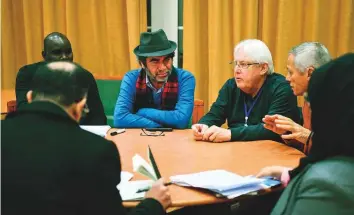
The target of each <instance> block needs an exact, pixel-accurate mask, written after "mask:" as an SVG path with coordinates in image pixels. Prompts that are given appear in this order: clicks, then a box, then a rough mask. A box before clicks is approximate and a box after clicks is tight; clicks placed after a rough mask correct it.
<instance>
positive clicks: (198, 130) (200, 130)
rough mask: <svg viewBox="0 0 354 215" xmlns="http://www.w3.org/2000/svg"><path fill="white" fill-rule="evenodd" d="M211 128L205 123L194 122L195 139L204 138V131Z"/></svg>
mask: <svg viewBox="0 0 354 215" xmlns="http://www.w3.org/2000/svg"><path fill="white" fill-rule="evenodd" d="M208 128H209V126H207V125H204V124H194V125H192V130H193V136H194V139H195V140H203V135H204V132H205V131H206V130H207V129H208Z"/></svg>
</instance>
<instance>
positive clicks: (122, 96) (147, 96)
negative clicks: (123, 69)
mask: <svg viewBox="0 0 354 215" xmlns="http://www.w3.org/2000/svg"><path fill="white" fill-rule="evenodd" d="M176 47H177V44H176V43H175V42H173V41H170V40H168V39H167V36H166V34H165V32H164V31H163V30H162V29H160V30H158V31H155V32H144V33H142V34H141V35H140V45H138V46H137V47H136V48H135V49H134V53H135V55H136V56H137V58H138V61H139V64H140V66H141V68H139V69H136V70H132V71H129V72H127V73H126V74H125V76H124V78H123V81H122V84H121V87H120V93H119V96H118V99H117V104H116V107H115V110H114V126H115V127H123V128H157V127H171V128H186V127H187V126H188V123H189V120H190V118H191V115H192V111H193V104H194V89H195V78H194V76H193V75H192V74H191V73H190V72H188V71H186V70H183V69H180V68H175V67H174V66H173V64H172V63H173V57H174V55H175V54H174V51H175V50H176Z"/></svg>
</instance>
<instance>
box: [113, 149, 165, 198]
mask: <svg viewBox="0 0 354 215" xmlns="http://www.w3.org/2000/svg"><path fill="white" fill-rule="evenodd" d="M147 151H148V158H149V163H148V162H147V161H146V160H144V158H142V157H141V156H140V155H138V154H135V155H134V157H133V171H134V172H138V173H140V174H142V175H144V176H146V177H148V178H149V179H150V180H139V181H128V182H125V183H121V184H119V185H118V186H117V188H118V190H119V192H120V195H121V197H122V200H123V201H135V200H142V199H143V198H144V196H145V192H146V191H147V190H148V189H149V188H150V187H151V186H152V184H153V183H154V181H157V180H158V179H160V178H161V174H160V171H159V169H158V167H157V165H156V162H155V158H154V156H153V154H152V151H151V149H150V146H148V150H147ZM142 190H144V192H140V191H142Z"/></svg>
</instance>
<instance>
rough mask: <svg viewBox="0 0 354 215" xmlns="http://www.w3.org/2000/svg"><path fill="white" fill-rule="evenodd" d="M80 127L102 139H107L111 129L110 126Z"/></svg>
mask: <svg viewBox="0 0 354 215" xmlns="http://www.w3.org/2000/svg"><path fill="white" fill-rule="evenodd" d="M80 127H81V128H82V129H84V130H86V131H89V132H91V133H94V134H97V135H99V136H101V137H105V136H106V134H107V132H108V130H109V129H111V126H109V125H80Z"/></svg>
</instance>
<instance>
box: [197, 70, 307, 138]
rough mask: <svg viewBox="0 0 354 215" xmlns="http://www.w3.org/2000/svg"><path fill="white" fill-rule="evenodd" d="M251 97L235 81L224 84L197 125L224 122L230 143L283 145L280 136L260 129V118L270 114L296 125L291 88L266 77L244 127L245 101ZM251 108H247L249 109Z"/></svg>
mask: <svg viewBox="0 0 354 215" xmlns="http://www.w3.org/2000/svg"><path fill="white" fill-rule="evenodd" d="M245 97H246V100H247V101H248V103H252V101H251V102H250V100H252V98H251V97H250V96H248V95H247V94H245V93H244V92H243V91H241V90H240V89H239V88H238V87H237V86H236V82H235V79H234V78H231V79H229V80H227V81H226V83H225V84H224V86H223V87H222V88H221V90H220V91H219V96H218V98H217V100H216V102H214V104H213V105H212V107H211V109H210V111H209V112H208V113H207V114H206V115H205V116H203V118H202V119H200V121H199V123H201V124H206V125H208V126H212V125H216V126H221V125H222V124H224V123H225V120H227V124H228V126H229V128H230V130H231V141H250V140H275V141H279V142H282V139H281V138H280V136H279V135H278V134H276V133H274V132H272V131H269V130H267V129H265V128H264V127H263V123H262V118H263V117H264V116H265V115H267V114H269V115H273V114H281V115H283V116H286V117H290V118H291V119H293V120H294V121H295V122H299V119H300V117H299V113H300V112H299V109H298V108H297V100H296V97H295V96H294V94H293V92H292V90H291V88H290V85H289V84H288V83H287V81H286V80H285V78H284V77H283V76H282V75H279V74H275V73H274V74H272V75H269V76H268V77H267V79H266V81H265V82H264V84H263V90H262V92H261V94H260V97H259V98H258V100H257V102H256V103H255V105H254V107H253V109H252V111H251V112H250V115H249V116H248V123H247V124H248V126H247V127H246V126H245V111H244V101H245ZM249 108H250V105H248V109H249Z"/></svg>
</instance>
